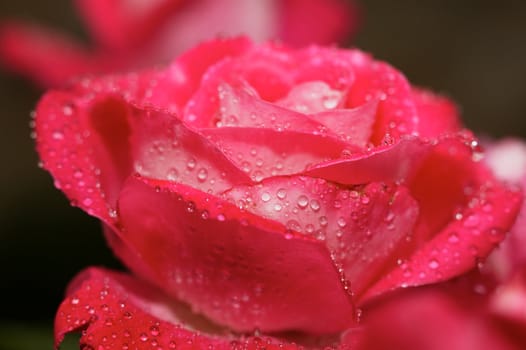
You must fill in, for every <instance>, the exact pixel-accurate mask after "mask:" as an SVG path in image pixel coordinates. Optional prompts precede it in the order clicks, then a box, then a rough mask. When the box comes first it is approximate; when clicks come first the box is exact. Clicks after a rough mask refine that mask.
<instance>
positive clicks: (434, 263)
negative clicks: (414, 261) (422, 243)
mask: <svg viewBox="0 0 526 350" xmlns="http://www.w3.org/2000/svg"><path fill="white" fill-rule="evenodd" d="M428 266H429V268H430V269H433V270H436V269H438V267H439V266H440V264H439V262H438V260H437V259H431V260H430V261H429V265H428Z"/></svg>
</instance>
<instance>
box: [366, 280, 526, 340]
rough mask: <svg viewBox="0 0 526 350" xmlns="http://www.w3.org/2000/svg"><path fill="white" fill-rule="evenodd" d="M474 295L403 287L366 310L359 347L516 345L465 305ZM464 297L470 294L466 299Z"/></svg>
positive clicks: (481, 312)
mask: <svg viewBox="0 0 526 350" xmlns="http://www.w3.org/2000/svg"><path fill="white" fill-rule="evenodd" d="M475 297H477V296H476V295H466V293H464V294H463V295H462V297H461V298H459V297H458V296H456V295H453V294H451V295H449V293H444V292H442V291H440V290H439V289H438V288H437V290H433V289H429V288H428V289H425V288H424V289H415V290H412V291H404V293H398V294H395V295H392V296H390V297H389V298H386V299H385V300H383V301H382V302H380V303H376V304H375V305H372V306H371V307H370V308H367V309H366V310H364V315H365V316H364V318H363V320H362V322H363V325H364V329H363V332H362V333H361V334H360V336H361V345H360V346H358V347H357V348H356V349H358V350H389V349H404V350H405V349H407V350H421V349H426V350H427V349H429V350H442V349H451V350H465V349H481V350H493V349H499V350H500V349H502V350H518V349H522V347H520V346H518V344H513V342H511V341H510V340H509V338H507V337H506V334H505V333H504V332H502V331H500V329H499V328H498V327H497V325H496V324H495V322H494V321H493V320H492V319H491V318H490V317H488V316H487V315H486V314H484V311H483V306H484V304H483V302H481V303H479V304H480V305H479V307H478V309H474V308H470V307H466V304H469V303H470V302H471V300H472V299H473V298H475ZM466 298H468V299H466Z"/></svg>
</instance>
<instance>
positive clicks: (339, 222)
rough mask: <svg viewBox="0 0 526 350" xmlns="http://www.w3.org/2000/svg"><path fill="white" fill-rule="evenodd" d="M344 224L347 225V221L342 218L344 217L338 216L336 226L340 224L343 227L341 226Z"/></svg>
mask: <svg viewBox="0 0 526 350" xmlns="http://www.w3.org/2000/svg"><path fill="white" fill-rule="evenodd" d="M346 225H347V223H346V222H345V219H344V218H342V217H340V218H338V226H340V227H342V228H343V227H345V226H346Z"/></svg>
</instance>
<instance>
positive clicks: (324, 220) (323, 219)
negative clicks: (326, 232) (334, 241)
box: [318, 216, 329, 226]
mask: <svg viewBox="0 0 526 350" xmlns="http://www.w3.org/2000/svg"><path fill="white" fill-rule="evenodd" d="M318 220H319V221H320V225H321V226H327V224H328V223H329V220H327V217H326V216H320V218H319V219H318Z"/></svg>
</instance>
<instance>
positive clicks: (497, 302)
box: [489, 270, 526, 329]
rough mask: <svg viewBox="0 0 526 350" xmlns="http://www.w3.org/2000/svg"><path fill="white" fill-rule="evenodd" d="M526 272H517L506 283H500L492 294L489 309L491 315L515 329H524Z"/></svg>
mask: <svg viewBox="0 0 526 350" xmlns="http://www.w3.org/2000/svg"><path fill="white" fill-rule="evenodd" d="M525 272H526V271H525V270H523V271H517V272H516V273H515V275H514V276H512V277H511V278H510V279H509V280H508V281H506V282H504V283H501V284H500V285H499V286H498V287H497V289H496V290H495V292H494V293H493V294H492V296H491V299H490V302H489V308H490V311H491V313H492V314H494V315H497V316H499V317H500V318H502V319H505V320H507V321H508V322H511V323H515V324H516V325H517V328H519V329H524V327H526V273H525Z"/></svg>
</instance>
